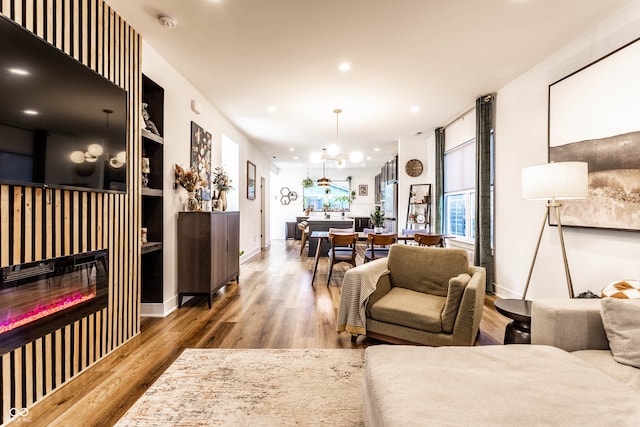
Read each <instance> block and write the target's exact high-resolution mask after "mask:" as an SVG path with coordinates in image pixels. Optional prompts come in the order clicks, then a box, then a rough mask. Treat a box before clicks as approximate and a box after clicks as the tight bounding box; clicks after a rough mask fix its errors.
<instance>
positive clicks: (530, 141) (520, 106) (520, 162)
mask: <svg viewBox="0 0 640 427" xmlns="http://www.w3.org/2000/svg"><path fill="white" fill-rule="evenodd" d="M638 37H640V2H636V3H635V4H633V5H629V6H628V7H627V8H625V9H624V10H622V11H621V12H620V13H618V14H616V15H615V16H612V17H609V18H607V19H605V20H603V21H602V22H600V23H599V24H598V25H597V26H596V27H594V28H593V29H592V30H591V31H588V32H587V33H585V34H583V35H581V36H580V37H578V38H577V39H575V40H574V41H573V42H572V43H570V44H569V45H567V46H564V47H562V48H560V49H559V50H558V51H557V52H555V53H554V54H553V55H551V56H550V57H548V58H547V59H546V60H544V61H543V62H542V63H540V64H538V65H537V66H536V67H534V68H532V69H531V70H529V71H528V72H527V73H525V74H524V75H522V76H520V77H519V78H518V79H516V80H514V81H512V82H511V83H509V84H508V85H507V86H505V87H503V88H501V89H500V90H498V92H497V100H496V188H495V196H496V230H495V239H496V283H497V289H496V291H497V293H498V294H499V295H501V296H505V297H520V296H521V295H522V292H523V291H524V285H525V282H526V279H527V273H528V271H529V266H530V263H531V259H532V256H533V251H534V249H535V244H536V240H537V236H538V232H539V229H540V226H541V223H542V219H543V215H544V211H545V208H544V202H535V201H524V200H521V195H520V170H521V169H522V168H523V167H525V166H529V165H533V164H537V163H545V162H547V102H548V95H547V93H548V92H547V91H548V85H549V84H551V83H553V82H555V81H557V80H558V79H560V78H562V77H564V76H566V75H568V74H570V73H572V72H574V71H576V70H578V69H580V68H581V67H583V66H586V65H588V64H590V63H591V62H593V61H595V60H597V59H599V58H601V57H602V56H603V55H606V54H607V53H609V52H611V51H613V50H615V49H617V48H619V47H621V46H623V45H624V44H626V43H628V42H630V41H632V40H634V39H635V38H638ZM612 78H614V77H613V76H612ZM597 101H598V100H597V99H594V100H593V102H597ZM639 123H640V122H639ZM563 231H564V238H565V244H566V247H567V256H568V259H569V265H570V268H571V275H572V279H573V285H574V289H575V293H576V294H579V293H580V292H583V291H585V290H592V291H595V292H598V291H599V290H600V289H601V288H602V287H604V286H605V285H607V284H608V283H610V282H612V281H615V280H618V279H629V278H640V258H639V254H640V235H639V234H638V233H631V232H622V231H611V230H596V229H585V228H570V227H565V228H563ZM564 277H565V276H564V268H563V262H562V255H561V251H560V246H559V238H558V232H557V228H556V227H548V226H545V231H544V236H543V239H542V243H541V246H540V252H539V255H538V260H537V261H536V267H535V270H534V273H533V278H532V280H531V285H530V287H529V292H528V294H527V298H528V299H535V298H540V297H560V298H566V297H567V295H568V294H567V287H566V282H565V278H564Z"/></svg>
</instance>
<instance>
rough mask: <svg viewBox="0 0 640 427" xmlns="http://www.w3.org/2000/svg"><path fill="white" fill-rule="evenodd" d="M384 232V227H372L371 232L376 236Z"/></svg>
mask: <svg viewBox="0 0 640 427" xmlns="http://www.w3.org/2000/svg"><path fill="white" fill-rule="evenodd" d="M383 231H384V227H373V232H374V233H376V234H380V233H382V232H383Z"/></svg>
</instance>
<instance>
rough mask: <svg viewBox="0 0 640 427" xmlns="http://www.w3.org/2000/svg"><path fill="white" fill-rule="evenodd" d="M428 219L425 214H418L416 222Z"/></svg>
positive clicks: (422, 222) (419, 222)
mask: <svg viewBox="0 0 640 427" xmlns="http://www.w3.org/2000/svg"><path fill="white" fill-rule="evenodd" d="M425 220H426V218H425V216H424V214H418V215H416V222H417V223H418V224H424V221H425Z"/></svg>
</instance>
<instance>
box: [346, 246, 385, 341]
mask: <svg viewBox="0 0 640 427" xmlns="http://www.w3.org/2000/svg"><path fill="white" fill-rule="evenodd" d="M388 273H389V270H387V259H386V258H382V259H377V260H375V261H372V262H368V263H366V264H362V265H359V266H358V267H356V268H352V269H351V270H348V271H347V272H346V273H345V275H344V279H343V281H342V293H341V295H340V307H339V308H338V320H337V322H336V324H337V327H336V329H337V330H338V332H343V331H347V332H349V333H350V334H351V335H366V333H367V318H366V314H365V309H366V307H367V301H368V299H369V296H370V295H371V294H372V293H373V291H375V290H376V284H377V283H378V279H379V278H380V277H382V275H384V274H388Z"/></svg>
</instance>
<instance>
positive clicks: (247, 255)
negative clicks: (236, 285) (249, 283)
mask: <svg viewBox="0 0 640 427" xmlns="http://www.w3.org/2000/svg"><path fill="white" fill-rule="evenodd" d="M270 243H271V242H269V244H270ZM260 251H261V250H260V248H254V249H252V250H251V251H249V252H245V253H244V254H242V256H241V257H240V264H244V263H245V262H247V261H249V260H250V259H251V258H253V257H254V256H256V255H259V254H260Z"/></svg>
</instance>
